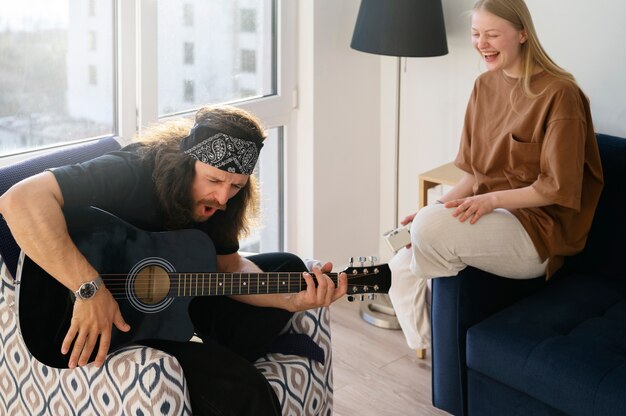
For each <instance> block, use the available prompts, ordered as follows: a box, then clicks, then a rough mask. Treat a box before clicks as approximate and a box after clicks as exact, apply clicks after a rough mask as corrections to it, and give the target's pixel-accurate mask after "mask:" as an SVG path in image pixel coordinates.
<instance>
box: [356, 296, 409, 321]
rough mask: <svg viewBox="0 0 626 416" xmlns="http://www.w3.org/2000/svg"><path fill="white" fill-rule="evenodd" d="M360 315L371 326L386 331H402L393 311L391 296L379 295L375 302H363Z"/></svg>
mask: <svg viewBox="0 0 626 416" xmlns="http://www.w3.org/2000/svg"><path fill="white" fill-rule="evenodd" d="M359 313H360V315H361V318H362V319H363V320H364V321H365V322H367V323H369V324H371V325H374V326H377V327H379V328H385V329H400V322H398V318H397V317H396V313H395V311H394V310H393V306H392V305H391V301H390V300H389V295H386V294H383V295H377V297H376V299H374V300H369V301H363V302H362V303H361V307H360V311H359Z"/></svg>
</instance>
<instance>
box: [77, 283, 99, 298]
mask: <svg viewBox="0 0 626 416" xmlns="http://www.w3.org/2000/svg"><path fill="white" fill-rule="evenodd" d="M96 290H97V288H96V284H95V283H94V282H88V283H85V284H83V285H82V286H81V287H80V291H79V293H80V297H81V298H83V299H89V298H90V297H92V296H93V295H95V294H96Z"/></svg>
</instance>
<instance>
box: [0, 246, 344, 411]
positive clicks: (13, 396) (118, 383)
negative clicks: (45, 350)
mask: <svg viewBox="0 0 626 416" xmlns="http://www.w3.org/2000/svg"><path fill="white" fill-rule="evenodd" d="M15 309H16V302H15V285H14V282H13V278H12V277H11V275H10V273H9V272H8V270H7V268H6V266H5V265H4V262H3V260H2V257H0V415H27V414H28V415H55V416H56V415H81V416H82V415H133V416H135V415H136V416H139V415H144V416H148V415H190V414H191V406H190V401H189V392H188V390H187V386H186V382H185V378H184V375H183V371H182V369H181V367H180V365H179V364H178V361H177V360H176V358H174V357H173V356H171V355H168V354H166V353H164V352H162V351H159V350H157V349H154V348H149V347H143V346H132V347H128V348H124V349H120V350H118V351H116V352H114V353H112V354H109V356H108V357H107V359H106V360H105V364H104V365H103V366H102V367H101V368H96V367H95V366H94V365H93V364H89V365H86V366H83V367H79V368H76V369H73V370H70V369H58V368H52V367H48V366H46V365H43V364H41V363H40V362H38V361H37V360H36V359H35V358H34V357H33V356H32V355H31V354H30V352H29V351H28V349H27V348H26V346H25V344H24V342H23V340H22V337H21V335H20V333H19V325H18V322H17V315H16V311H15ZM284 331H285V332H292V333H304V334H308V335H309V336H311V338H312V339H313V340H314V341H315V342H316V343H317V344H318V345H320V347H321V348H322V349H323V350H324V354H325V363H324V364H320V363H319V362H317V361H313V360H311V359H308V358H303V357H299V356H293V355H283V354H268V355H266V356H265V357H262V358H260V359H259V360H258V361H257V363H255V365H256V366H257V368H259V370H260V371H261V372H262V373H263V375H264V376H265V377H266V378H267V379H268V380H269V382H270V384H271V386H272V387H273V388H274V390H275V391H276V394H277V396H278V398H279V400H280V403H281V405H282V409H283V411H282V413H283V415H293V416H296V415H297V416H300V415H323V416H329V415H330V414H331V413H332V393H333V389H332V356H331V345H330V316H329V311H328V309H327V308H319V309H314V310H310V311H305V312H299V313H297V314H295V315H294V317H293V319H292V320H291V321H290V323H289V324H288V326H287V327H286V328H285V330H284Z"/></svg>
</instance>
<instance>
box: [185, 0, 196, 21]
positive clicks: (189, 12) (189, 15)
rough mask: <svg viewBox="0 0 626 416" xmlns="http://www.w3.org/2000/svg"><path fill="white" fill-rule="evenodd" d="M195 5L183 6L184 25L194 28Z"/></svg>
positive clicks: (187, 4)
mask: <svg viewBox="0 0 626 416" xmlns="http://www.w3.org/2000/svg"><path fill="white" fill-rule="evenodd" d="M193 17H194V16H193V4H189V3H185V4H183V25H185V26H193Z"/></svg>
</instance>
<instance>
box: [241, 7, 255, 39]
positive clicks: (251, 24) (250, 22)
mask: <svg viewBox="0 0 626 416" xmlns="http://www.w3.org/2000/svg"><path fill="white" fill-rule="evenodd" d="M241 31H242V32H250V33H254V32H256V10H255V9H241Z"/></svg>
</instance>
